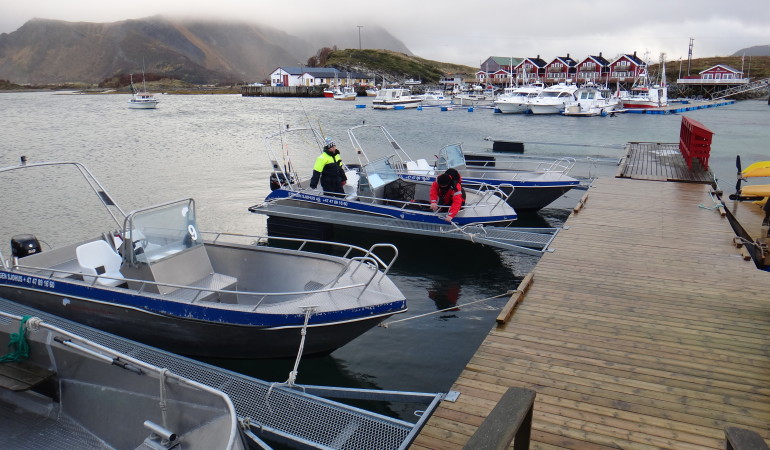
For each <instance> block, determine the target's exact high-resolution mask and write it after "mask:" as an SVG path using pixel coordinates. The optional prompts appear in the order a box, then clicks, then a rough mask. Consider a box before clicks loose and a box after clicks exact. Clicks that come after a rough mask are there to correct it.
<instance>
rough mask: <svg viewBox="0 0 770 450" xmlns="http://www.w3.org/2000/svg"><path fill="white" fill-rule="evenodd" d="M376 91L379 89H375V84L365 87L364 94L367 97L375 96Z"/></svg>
mask: <svg viewBox="0 0 770 450" xmlns="http://www.w3.org/2000/svg"><path fill="white" fill-rule="evenodd" d="M378 91H379V89H377V87H376V86H372V87H370V88H366V91H365V92H366V96H367V97H377V92H378Z"/></svg>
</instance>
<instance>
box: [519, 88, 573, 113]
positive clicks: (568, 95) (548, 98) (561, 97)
mask: <svg viewBox="0 0 770 450" xmlns="http://www.w3.org/2000/svg"><path fill="white" fill-rule="evenodd" d="M575 91H577V86H575V84H574V83H559V84H554V85H553V86H548V87H547V88H545V89H543V90H542V91H541V92H540V94H539V95H538V96H537V97H535V98H532V99H530V100H529V101H528V102H527V109H528V111H529V112H530V113H531V114H559V113H560V112H561V111H562V110H563V109H564V104H565V103H567V102H570V101H573V100H575Z"/></svg>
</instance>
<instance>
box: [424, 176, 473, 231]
mask: <svg viewBox="0 0 770 450" xmlns="http://www.w3.org/2000/svg"><path fill="white" fill-rule="evenodd" d="M464 204H465V191H464V190H463V186H462V178H461V177H460V174H459V173H458V172H457V171H456V170H455V169H447V171H446V172H444V173H442V174H441V175H439V176H437V177H436V181H434V182H433V184H432V185H431V187H430V209H431V210H432V211H437V210H438V209H439V208H442V207H443V208H446V207H448V208H449V214H447V216H446V217H445V218H444V220H446V221H447V222H451V221H452V219H454V218H455V216H456V215H457V213H459V212H460V208H461V207H462V206H463V205H464Z"/></svg>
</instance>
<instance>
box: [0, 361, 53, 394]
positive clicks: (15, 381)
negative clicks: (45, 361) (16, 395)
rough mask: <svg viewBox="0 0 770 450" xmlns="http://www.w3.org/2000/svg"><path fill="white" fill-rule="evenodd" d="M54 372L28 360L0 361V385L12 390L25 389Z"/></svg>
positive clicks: (40, 381) (35, 384)
mask: <svg viewBox="0 0 770 450" xmlns="http://www.w3.org/2000/svg"><path fill="white" fill-rule="evenodd" d="M54 374H55V372H53V371H50V370H48V369H44V368H42V367H38V366H35V365H33V364H30V363H28V362H18V361H13V362H4V363H0V387H2V388H5V389H9V390H11V391H14V392H18V391H26V390H28V389H31V388H33V387H35V386H37V385H38V384H40V383H42V382H43V381H45V380H47V379H48V378H50V377H52V376H53V375H54Z"/></svg>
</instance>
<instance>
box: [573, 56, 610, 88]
mask: <svg viewBox="0 0 770 450" xmlns="http://www.w3.org/2000/svg"><path fill="white" fill-rule="evenodd" d="M576 69H577V72H576V74H577V80H576V81H577V83H578V84H584V83H594V84H604V85H606V84H608V83H609V78H610V62H609V61H607V60H606V59H604V57H603V56H602V54H601V52H599V55H598V56H588V57H587V58H586V59H584V60H583V61H581V62H579V63H578V65H577V68H576Z"/></svg>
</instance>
